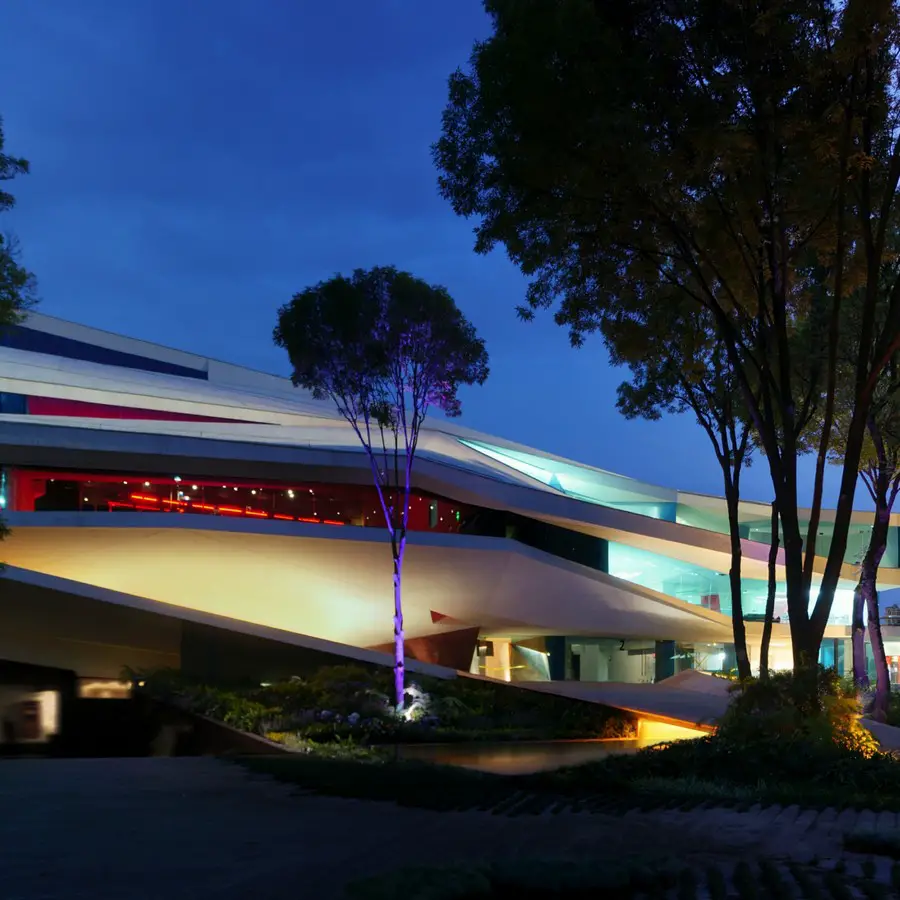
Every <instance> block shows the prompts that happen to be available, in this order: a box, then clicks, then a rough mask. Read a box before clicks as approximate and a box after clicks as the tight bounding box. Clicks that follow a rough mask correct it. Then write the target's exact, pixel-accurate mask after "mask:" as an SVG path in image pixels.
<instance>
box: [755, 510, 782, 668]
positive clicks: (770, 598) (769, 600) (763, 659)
mask: <svg viewBox="0 0 900 900" xmlns="http://www.w3.org/2000/svg"><path fill="white" fill-rule="evenodd" d="M777 563H778V504H777V503H776V502H775V501H774V500H773V501H772V540H771V541H770V542H769V570H768V575H769V584H768V589H767V591H766V616H765V620H764V621H763V632H762V640H761V641H760V644H759V677H760V680H761V681H767V680H768V678H769V644H771V643H772V623H773V621H774V619H775V590H776V586H777V581H776V577H775V576H776V566H777Z"/></svg>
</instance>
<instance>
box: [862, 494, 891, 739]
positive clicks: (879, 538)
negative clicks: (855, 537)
mask: <svg viewBox="0 0 900 900" xmlns="http://www.w3.org/2000/svg"><path fill="white" fill-rule="evenodd" d="M875 505H876V510H875V524H874V526H873V528H872V539H871V541H870V542H869V548H868V549H867V550H866V555H865V556H864V557H863V561H862V567H861V571H860V576H859V584H858V585H857V587H856V593H855V594H854V604H855V602H856V595H860V596H861V597H862V598H863V600H864V601H865V604H866V611H867V612H868V615H869V641H870V643H871V644H872V655H873V656H874V657H875V704H874V706H873V708H872V713H871V714H872V718H874V719H876V720H877V721H879V722H883V721H884V720H885V719H886V718H887V712H888V704H889V702H890V696H891V675H890V671H889V670H888V664H887V656H886V655H885V652H884V638H883V637H882V634H881V621H880V615H881V612H880V610H879V608H878V591H877V589H876V587H875V582H876V579H877V577H878V567H879V565H881V558H882V557H883V556H884V551H885V548H886V546H887V536H888V526H889V525H890V516H891V514H890V509H888V508H887V507H888V502H887V496H886V491H881V490H879V491H877V492H876V497H875Z"/></svg>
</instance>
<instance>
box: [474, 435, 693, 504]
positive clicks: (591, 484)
mask: <svg viewBox="0 0 900 900" xmlns="http://www.w3.org/2000/svg"><path fill="white" fill-rule="evenodd" d="M460 443H462V444H464V445H465V446H466V447H469V448H471V449H472V450H475V451H477V452H478V453H481V454H483V455H484V456H487V457H490V458H491V459H494V460H496V461H497V462H500V463H503V465H506V466H510V467H511V468H513V469H515V470H516V471H517V472H520V473H522V474H523V475H526V476H528V477H529V478H533V479H535V480H536V481H539V482H540V483H541V484H545V485H547V487H550V488H553V489H554V490H556V491H559V492H560V493H561V494H565V495H566V496H567V497H573V498H575V499H577V500H584V501H586V502H588V503H596V504H598V505H600V506H608V507H610V508H612V509H621V510H624V511H625V512H632V513H637V514H638V515H642V516H648V517H650V518H652V519H663V520H665V521H668V522H674V521H675V510H676V499H677V494H676V492H675V491H669V490H666V489H665V488H657V487H654V486H653V485H649V484H644V483H643V482H642V481H636V480H635V479H633V478H626V477H625V476H623V475H616V474H615V473H613V472H604V471H602V470H600V469H592V468H590V467H589V466H579V465H576V464H575V463H565V462H560V461H557V460H553V459H548V458H547V457H544V456H538V455H537V454H534V453H525V452H523V451H520V450H509V449H507V448H505V447H497V446H495V445H494V444H486V443H483V442H481V441H472V440H460Z"/></svg>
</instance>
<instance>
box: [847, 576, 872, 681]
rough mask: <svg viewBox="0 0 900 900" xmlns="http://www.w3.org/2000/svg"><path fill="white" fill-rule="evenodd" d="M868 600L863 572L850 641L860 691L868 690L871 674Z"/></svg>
mask: <svg viewBox="0 0 900 900" xmlns="http://www.w3.org/2000/svg"><path fill="white" fill-rule="evenodd" d="M865 608H866V598H865V595H864V593H863V591H862V572H861V571H860V583H859V584H857V586H856V590H855V591H854V592H853V619H852V623H851V625H850V640H851V643H852V647H853V683H854V684H855V685H856V687H857V688H858V689H859V690H863V691H865V690H868V688H869V672H868V668H867V666H866V625H865V622H864V621H863V618H864V617H863V610H864V609H865Z"/></svg>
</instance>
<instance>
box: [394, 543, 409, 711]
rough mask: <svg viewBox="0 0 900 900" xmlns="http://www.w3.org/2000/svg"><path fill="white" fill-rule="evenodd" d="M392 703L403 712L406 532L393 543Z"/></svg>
mask: <svg viewBox="0 0 900 900" xmlns="http://www.w3.org/2000/svg"><path fill="white" fill-rule="evenodd" d="M393 549H394V703H395V706H396V708H397V712H398V713H402V712H403V707H404V705H405V693H406V651H405V648H404V634H403V596H402V592H403V553H404V551H405V550H406V532H405V531H404V532H403V533H402V534H401V535H400V538H399V540H396V541H394V545H393Z"/></svg>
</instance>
